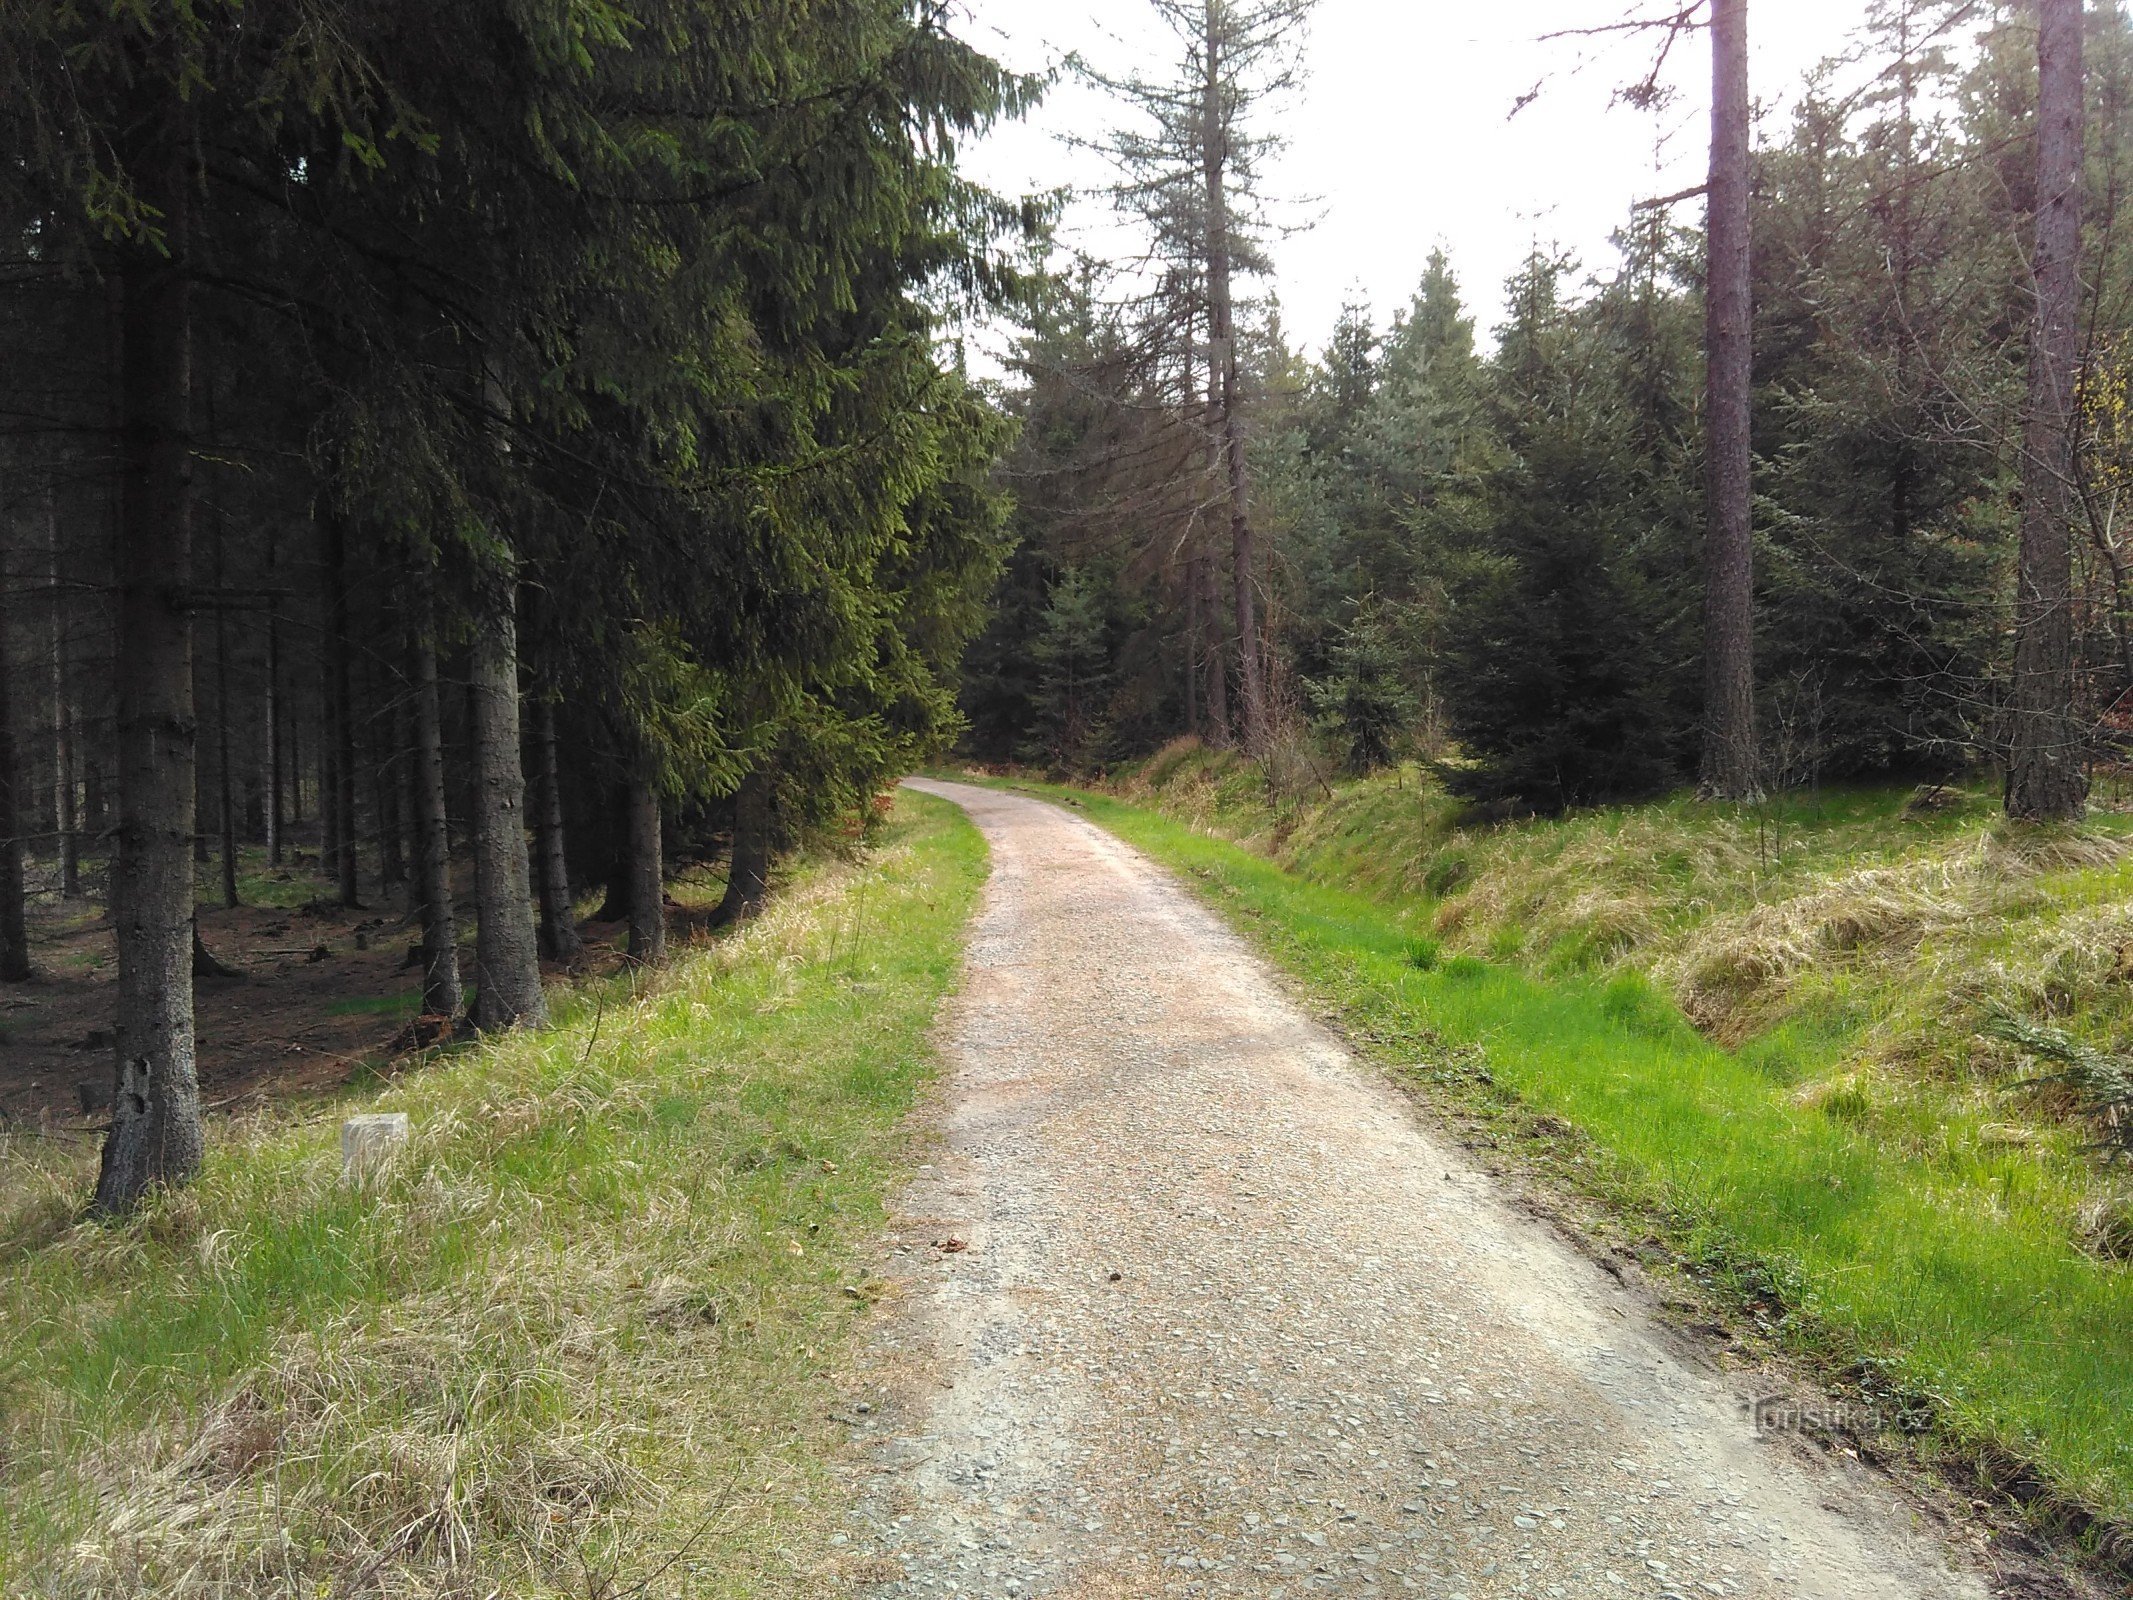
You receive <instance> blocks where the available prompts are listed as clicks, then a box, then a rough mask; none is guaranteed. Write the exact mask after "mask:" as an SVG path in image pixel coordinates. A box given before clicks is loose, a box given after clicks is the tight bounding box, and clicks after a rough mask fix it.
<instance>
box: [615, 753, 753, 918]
mask: <svg viewBox="0 0 2133 1600" xmlns="http://www.w3.org/2000/svg"><path fill="white" fill-rule="evenodd" d="M771 788H772V780H771V774H770V769H769V768H768V767H758V768H756V770H755V771H753V772H751V773H749V774H748V776H747V777H745V778H743V779H742V780H741V786H740V788H739V790H738V791H736V792H735V794H734V797H733V862H732V867H731V870H730V871H729V872H728V873H727V874H726V897H725V899H723V900H721V901H720V902H719V905H718V910H716V911H715V912H713V913H712V914H711V921H712V925H713V926H715V927H724V926H726V925H727V924H728V923H733V922H745V921H747V920H748V919H749V918H750V917H753V916H755V915H756V914H757V913H758V912H760V911H761V910H762V909H763V900H764V898H765V896H766V895H767V894H768V893H769V891H770V823H771V801H772V794H771ZM642 871H643V869H642V868H641V867H636V866H634V865H633V866H632V868H631V872H632V879H631V881H632V882H635V881H636V879H637V877H638V876H639V875H641V874H642Z"/></svg>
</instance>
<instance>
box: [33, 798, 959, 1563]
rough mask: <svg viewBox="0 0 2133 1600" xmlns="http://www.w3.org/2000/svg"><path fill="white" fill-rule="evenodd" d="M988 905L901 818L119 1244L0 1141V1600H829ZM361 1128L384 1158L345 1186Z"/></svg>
mask: <svg viewBox="0 0 2133 1600" xmlns="http://www.w3.org/2000/svg"><path fill="white" fill-rule="evenodd" d="M984 870H985V854H984V846H983V843H982V841H981V840H980V839H979V837H978V835H977V834H976V832H975V831H974V830H973V829H972V828H971V827H970V826H969V825H968V824H967V823H966V822H965V821H964V820H963V819H962V818H961V816H960V815H959V814H958V813H956V812H955V811H954V810H953V809H952V808H950V807H948V806H945V805H942V804H940V803H939V802H936V801H931V800H926V799H922V798H918V797H911V798H907V799H906V800H904V801H903V802H902V803H901V804H900V805H899V806H898V808H897V810H896V813H895V816H894V818H893V820H891V821H890V822H889V824H888V826H887V828H886V831H885V834H884V836H883V837H882V838H880V839H879V840H877V841H875V843H874V844H873V845H872V846H871V847H869V848H866V849H865V850H864V851H863V852H861V854H860V856H859V857H858V858H857V859H853V860H844V859H841V858H818V859H814V860H811V861H805V862H802V863H800V864H799V865H798V866H797V867H796V868H795V869H794V870H793V871H792V873H791V874H790V877H789V881H785V882H782V883H781V885H780V890H779V893H778V895H777V896H776V898H775V899H774V901H773V904H772V907H771V909H770V910H769V911H768V912H767V913H766V914H765V915H764V916H763V917H762V918H761V919H759V920H758V921H756V922H753V923H751V924H749V925H747V926H746V927H744V928H742V929H739V930H736V931H734V932H732V933H729V934H726V935H724V936H721V937H719V938H717V939H715V940H706V941H689V940H683V941H681V942H680V943H679V944H678V947H677V949H676V952H675V958H674V961H673V963H672V965H671V967H670V968H669V969H668V970H666V971H664V972H662V973H660V974H658V975H657V976H656V977H652V978H649V979H647V978H645V977H644V976H643V975H640V974H632V973H617V974H615V975H612V976H609V977H606V978H590V979H586V980H584V981H581V982H580V983H577V984H575V985H567V986H566V985H562V984H557V985H553V986H551V988H550V992H549V998H550V1004H551V1007H552V1008H553V1010H554V1012H555V1026H553V1027H552V1028H550V1029H547V1030H543V1031H540V1032H537V1033H514V1034H510V1035H506V1036H503V1037H501V1038H497V1039H491V1040H484V1041H478V1042H470V1043H463V1044H457V1045H453V1046H450V1047H447V1048H441V1049H435V1050H429V1051H423V1052H418V1053H415V1054H413V1055H410V1056H408V1057H406V1058H404V1059H403V1060H401V1061H400V1062H399V1063H398V1064H397V1070H396V1071H394V1072H393V1073H392V1074H391V1075H390V1076H389V1077H385V1076H380V1075H376V1074H360V1073H359V1074H358V1076H357V1078H356V1079H355V1081H353V1082H352V1083H350V1084H349V1085H348V1086H346V1087H344V1088H339V1089H335V1090H332V1091H330V1092H327V1093H323V1094H321V1093H312V1094H308V1095H299V1096H286V1095H282V1096H276V1095H270V1096H266V1097H264V1098H261V1099H258V1100H255V1101H253V1102H251V1103H248V1104H247V1105H245V1106H243V1107H239V1108H233V1109H232V1110H231V1111H230V1112H228V1113H226V1114H225V1115H224V1116H223V1117H221V1118H220V1119H218V1121H217V1122H216V1123H215V1125H214V1126H213V1127H212V1128H211V1130H210V1148H209V1155H208V1162H207V1166H206V1169H205V1171H204V1172H203V1173H202V1174H201V1176H200V1178H199V1179H198V1180H197V1181H196V1182H195V1183H194V1184H192V1185H191V1186H190V1187H188V1188H186V1189H185V1190H183V1191H180V1192H178V1193H175V1194H170V1195H163V1196H159V1197H156V1198H155V1199H154V1200H153V1201H152V1202H151V1203H150V1204H149V1205H148V1206H147V1207H146V1208H145V1209H144V1210H143V1211H142V1213H141V1214H139V1215H137V1216H135V1217H133V1218H130V1219H129V1220H127V1221H126V1222H125V1223H123V1224H118V1225H98V1224H94V1223H90V1222H86V1221H84V1220H82V1204H83V1201H84V1198H85V1197H86V1195H87V1194H88V1192H89V1188H90V1184H91V1182H92V1180H93V1175H94V1147H93V1144H91V1143H89V1142H87V1141H79V1142H77V1141H69V1140H56V1139H50V1138H44V1137H39V1136H38V1135H37V1133H36V1130H34V1129H23V1128H21V1127H18V1128H16V1129H15V1130H14V1131H12V1132H11V1131H9V1130H8V1129H7V1128H5V1127H0V1594H7V1595H10V1596H12V1595H17V1594H22V1595H29V1594H35V1595H39V1596H43V1597H46V1600H91V1597H93V1600H148V1597H150V1596H153V1597H155V1600H208V1597H216V1600H227V1597H229V1596H232V1595H264V1594H276V1595H302V1596H306V1597H309V1596H314V1595H384V1594H392V1595H415V1594H425V1595H444V1594H451V1595H461V1594H471V1595H490V1594H499V1595H502V1594H508V1595H511V1596H514V1597H527V1600H542V1597H564V1596H568V1597H571V1600H589V1597H590V1600H597V1597H607V1600H619V1597H622V1596H641V1597H645V1600H672V1597H675V1596H679V1595H683V1594H686V1595H688V1596H690V1597H691V1600H725V1597H731V1600H740V1597H743V1596H746V1597H750V1600H764V1597H775V1596H787V1597H791V1600H813V1597H815V1596H818V1595H822V1594H825V1593H829V1592H837V1591H839V1590H842V1589H847V1588H848V1587H849V1585H850V1583H851V1582H852V1581H854V1580H853V1579H852V1578H851V1576H850V1571H849V1569H850V1568H851V1566H852V1553H851V1551H850V1549H849V1541H848V1538H847V1537H846V1536H845V1535H844V1532H843V1530H844V1523H843V1521H842V1518H841V1515H840V1513H841V1512H842V1510H843V1507H842V1505H841V1504H840V1503H839V1499H838V1493H837V1489H838V1486H837V1484H836V1482H835V1481H834V1480H833V1479H832V1477H831V1475H830V1473H829V1469H828V1466H827V1463H828V1462H829V1460H830V1459H831V1458H833V1457H834V1456H835V1455H836V1454H837V1453H838V1451H839V1450H840V1449H841V1448H842V1440H843V1434H844V1429H843V1427H842V1426H841V1424H842V1422H843V1421H844V1420H845V1407H846V1406H847V1405H848V1404H849V1403H850V1400H851V1398H852V1396H851V1393H850V1391H851V1387H852V1380H851V1378H850V1375H849V1374H848V1373H847V1372H846V1371H845V1370H844V1363H845V1362H846V1360H847V1359H848V1353H849V1349H850V1343H851V1340H852V1338H853V1335H854V1330H855V1328H856V1327H857V1326H858V1325H859V1324H860V1323H861V1322H862V1321H863V1319H864V1317H865V1315H866V1312H867V1309H868V1307H869V1306H870V1304H871V1303H872V1302H873V1300H874V1299H875V1298H877V1296H878V1292H879V1291H878V1286H876V1285H875V1284H873V1283H872V1282H871V1281H870V1279H869V1277H868V1274H867V1270H866V1268H867V1262H868V1259H869V1256H870V1253H871V1251H872V1249H873V1247H874V1245H875V1243H876V1241H877V1240H878V1238H879V1234H880V1229H881V1225H882V1217H883V1196H884V1194H885V1192H886V1190H887V1188H888V1187H889V1185H890V1184H891V1182H892V1181H893V1180H894V1179H895V1178H896V1177H897V1176H898V1175H899V1174H900V1173H901V1172H903V1171H904V1170H905V1167H906V1163H907V1161H908V1159H909V1155H910V1150H909V1133H908V1131H907V1125H906V1117H907V1114H908V1112H909V1110H910V1108H911V1107H912V1105H913V1103H914V1101H915V1098H916V1096H917V1094H918V1091H919V1089H920V1087H921V1086H922V1084H923V1083H924V1082H925V1080H926V1078H927V1077H928V1075H929V1073H930V1070H931V1063H932V1056H931V1053H930V1050H929V1048H928V1036H929V1032H930V1030H931V1028H932V1026H933V1022H934V1018H935V1016H936V1014H937V1012H938V1009H939V1005H940V1002H941V1000H942V997H943V996H944V995H945V994H946V993H947V991H948V990H949V988H950V987H951V986H952V984H953V983H954V981H955V977H956V974H957V971H958V968H959V965H960V961H961V953H962V937H963V930H964V926H965V923H966V920H967V916H968V913H969V910H970V907H971V905H972V903H973V900H974V898H975V895H976V891H977V888H978V885H979V883H980V881H981V880H982V878H983V875H984ZM705 887H706V889H707V890H708V885H707V886H705ZM342 935H343V937H344V938H345V937H346V930H345V929H343V930H342ZM291 942H292V944H293V943H301V942H302V941H301V940H292V941H291ZM236 953H237V954H238V955H240V956H241V955H242V954H243V953H244V952H243V950H242V949H241V948H240V949H239V950H238V951H237V952H236ZM387 960H389V961H391V962H392V963H393V965H395V966H396V965H397V955H396V954H389V955H387V956H384V957H381V967H380V973H381V977H380V982H381V985H382V986H383V987H384V988H386V989H390V988H391V984H390V983H389V982H387V981H386V978H387V977H388V976H389V975H388V974H386V973H385V969H384V967H383V966H382V962H383V961H387ZM246 987H247V988H249V987H252V986H251V985H247V986H246ZM87 1020H93V1019H87ZM373 1110H378V1111H405V1112H407V1113H408V1114H409V1115H410V1117H411V1119H412V1122H413V1127H414V1134H413V1139H412V1142H411V1144H410V1145H409V1146H408V1148H407V1150H406V1151H405V1153H404V1154H402V1155H401V1156H399V1157H398V1158H397V1159H396V1160H395V1161H394V1162H393V1164H392V1165H391V1166H390V1168H388V1169H387V1171H386V1172H385V1173H384V1174H382V1175H381V1176H380V1177H379V1178H377V1179H375V1180H373V1181H372V1182H369V1183H366V1184H363V1185H361V1186H351V1185H350V1184H348V1183H346V1182H345V1181H344V1180H343V1177H342V1173H341V1160H340V1155H339V1150H338V1146H337V1142H336V1131H335V1130H336V1125H337V1124H338V1122H339V1121H340V1119H341V1118H342V1117H343V1116H345V1115H348V1114H350V1113H353V1112H360V1111H373Z"/></svg>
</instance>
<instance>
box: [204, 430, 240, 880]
mask: <svg viewBox="0 0 2133 1600" xmlns="http://www.w3.org/2000/svg"><path fill="white" fill-rule="evenodd" d="M211 420H212V419H211ZM222 541H223V528H222V524H221V522H220V521H217V522H216V524H215V587H216V588H217V589H218V590H219V589H220V588H221V587H222V584H223V565H222ZM215 791H216V799H217V818H216V820H217V821H218V822H219V823H220V825H221V827H220V831H221V834H222V839H221V849H222V904H223V906H224V907H225V908H226V909H228V910H232V911H234V910H235V909H236V908H237V903H238V902H237V807H236V801H235V799H234V797H233V796H232V793H231V790H230V624H229V612H228V611H227V610H226V609H225V608H224V607H223V606H222V605H221V604H220V603H219V602H218V603H217V605H216V607H215Z"/></svg>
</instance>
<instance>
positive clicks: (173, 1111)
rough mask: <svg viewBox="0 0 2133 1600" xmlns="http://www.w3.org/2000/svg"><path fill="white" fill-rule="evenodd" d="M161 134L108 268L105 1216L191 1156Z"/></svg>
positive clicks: (189, 705) (195, 1160) (172, 378)
mask: <svg viewBox="0 0 2133 1600" xmlns="http://www.w3.org/2000/svg"><path fill="white" fill-rule="evenodd" d="M163 120H165V126H163V127H162V128H161V129H160V130H159V131H160V133H161V135H162V136H161V137H160V138H156V139H154V140H153V143H152V145H151V148H152V150H153V154H152V155H151V156H150V157H149V159H148V160H146V161H144V162H143V163H142V170H141V182H142V186H143V188H144V190H145V191H146V197H147V199H148V200H149V202H150V203H151V204H152V205H154V206H155V207H156V208H157V210H159V211H160V212H161V213H162V216H163V227H164V233H165V239H166V243H167V245H168V247H169V252H170V253H169V255H168V256H164V255H162V254H159V253H157V252H154V251H151V250H148V249H146V248H143V247H140V246H135V247H134V248H132V249H130V250H129V251H128V253H127V255H126V258H125V260H124V263H123V265H122V267H121V268H120V285H121V288H120V293H121V295H122V301H123V305H124V333H123V337H122V343H123V352H122V355H121V380H120V382H121V388H122V391H123V401H122V404H123V410H124V419H125V420H124V428H123V440H122V449H123V464H124V473H125V481H124V486H123V490H122V507H121V511H120V517H119V537H118V550H117V556H118V588H119V627H118V647H117V662H116V674H115V675H116V679H117V696H118V754H119V815H118V861H117V870H116V871H115V872H114V873H113V875H112V876H113V881H112V921H113V924H114V925H115V927H116V930H117V942H118V997H117V998H118V1007H117V1027H116V1030H115V1033H116V1046H117V1050H116V1054H117V1082H116V1085H115V1092H114V1094H113V1095H112V1111H111V1131H110V1133H109V1135H108V1136H107V1137H106V1138H105V1140H104V1150H103V1164H102V1170H101V1171H100V1173H99V1174H98V1177H97V1184H96V1209H97V1210H98V1211H99V1212H101V1213H104V1214H106V1215H109V1214H112V1213H117V1212H122V1211H126V1210H128V1209H130V1208H131V1207H132V1206H133V1205H135V1204H136V1203H137V1202H138V1201H139V1200H140V1198H141V1197H142V1195H144V1194H145V1193H146V1192H147V1191H148V1190H149V1189H150V1188H152V1187H155V1186H157V1185H162V1184H176V1183H182V1182H184V1181H185V1180H186V1179H187V1178H190V1177H191V1176H192V1175H193V1173H194V1172H196V1171H197V1170H198V1169H199V1166H200V1161H201V1158H202V1156H203V1154H204V1153H205V1149H206V1134H205V1130H204V1128H203V1126H202V1123H201V1115H200V1082H199V1077H198V1068H197V1064H196V1061H195V1058H194V1037H193V975H192V942H193V868H192V860H191V854H192V841H193V828H194V815H193V768H194V764H195V759H196V750H195V745H196V740H197V737H198V732H197V726H196V723H195V718H194V709H193V632H192V615H191V611H190V609H189V604H188V590H189V588H190V585H191V583H192V556H193V449H192V306H191V289H190V283H189V281H188V273H189V271H190V266H189V249H188V246H189V243H190V224H191V210H192V182H191V173H190V171H189V165H190V151H191V148H192V141H191V138H190V137H189V136H188V135H187V134H186V133H185V132H184V131H183V130H182V129H177V128H172V127H170V126H168V121H169V120H175V119H163Z"/></svg>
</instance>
